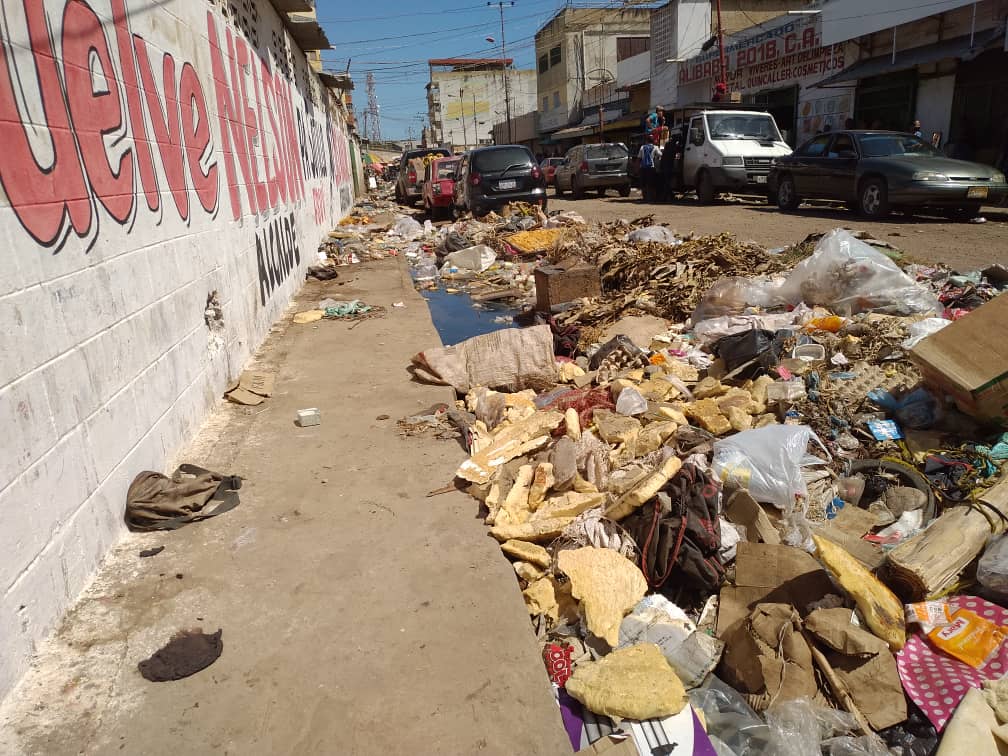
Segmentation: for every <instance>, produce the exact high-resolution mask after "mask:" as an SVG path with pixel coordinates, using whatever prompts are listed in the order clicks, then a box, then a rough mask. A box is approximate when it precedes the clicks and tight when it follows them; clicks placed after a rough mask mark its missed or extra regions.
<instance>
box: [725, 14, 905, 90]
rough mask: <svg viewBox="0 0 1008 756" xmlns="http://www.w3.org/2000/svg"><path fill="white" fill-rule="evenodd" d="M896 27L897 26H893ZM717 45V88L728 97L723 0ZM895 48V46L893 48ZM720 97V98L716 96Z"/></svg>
mask: <svg viewBox="0 0 1008 756" xmlns="http://www.w3.org/2000/svg"><path fill="white" fill-rule="evenodd" d="M893 28H894V29H895V27H893ZM717 45H718V55H719V57H720V64H721V76H720V77H719V79H718V86H717V88H718V89H719V90H720V94H721V95H722V96H723V97H725V98H727V96H728V69H727V67H726V65H725V52H724V27H723V26H722V25H721V0H717ZM893 49H895V48H893ZM715 99H720V98H715Z"/></svg>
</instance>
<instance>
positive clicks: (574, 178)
mask: <svg viewBox="0 0 1008 756" xmlns="http://www.w3.org/2000/svg"><path fill="white" fill-rule="evenodd" d="M629 157H630V155H629V153H628V152H627V148H626V146H625V145H623V144H620V143H619V142H606V143H604V144H579V145H577V146H575V147H571V148H570V149H569V150H568V151H567V154H566V155H565V156H564V161H563V162H562V163H561V164H560V165H559V166H557V169H556V175H555V176H554V177H553V187H554V189H555V190H556V195H557V197H562V196H563V194H564V192H571V193H572V194H573V195H574V199H581V198H582V197H584V193H585V190H586V189H597V190H598V193H599V196H600V197H604V196H605V193H606V189H616V190H618V191H619V193H620V195H621V196H623V197H626V196H627V195H629V194H630V174H629V173H628V172H627V167H628V166H627V163H628V160H629Z"/></svg>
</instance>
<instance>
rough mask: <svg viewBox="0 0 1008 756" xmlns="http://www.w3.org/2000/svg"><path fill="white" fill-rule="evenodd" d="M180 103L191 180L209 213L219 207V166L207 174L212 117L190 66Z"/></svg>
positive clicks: (184, 70)
mask: <svg viewBox="0 0 1008 756" xmlns="http://www.w3.org/2000/svg"><path fill="white" fill-rule="evenodd" d="M179 101H180V102H181V105H182V129H183V132H182V136H183V141H184V142H185V152H186V162H187V163H188V165H189V178H190V179H191V180H192V183H193V187H194V188H195V189H196V196H197V197H198V198H199V201H200V205H202V207H203V209H204V210H206V211H207V212H212V211H213V210H214V209H215V208H216V207H217V191H218V186H217V164H216V163H210V164H209V166H208V167H207V169H206V171H204V170H203V161H204V160H206V159H207V158H208V157H209V155H210V147H211V140H210V113H209V112H208V111H207V106H206V98H204V97H203V88H202V87H201V86H200V83H199V78H198V77H197V76H196V69H194V68H193V67H192V66H191V65H190V64H189V63H186V64H184V65H183V66H182V76H181V77H180V79H179Z"/></svg>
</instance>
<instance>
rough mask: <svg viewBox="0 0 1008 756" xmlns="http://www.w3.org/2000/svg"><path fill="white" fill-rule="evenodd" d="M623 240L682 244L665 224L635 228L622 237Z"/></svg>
mask: <svg viewBox="0 0 1008 756" xmlns="http://www.w3.org/2000/svg"><path fill="white" fill-rule="evenodd" d="M623 241H631V242H657V243H659V244H672V245H676V244H682V240H681V239H677V238H676V235H675V234H674V233H672V231H670V230H669V229H668V228H666V227H665V226H645V227H644V228H635V229H634V230H633V231H631V232H630V233H629V234H627V235H626V236H624V237H623Z"/></svg>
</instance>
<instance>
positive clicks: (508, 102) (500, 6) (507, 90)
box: [487, 0, 514, 142]
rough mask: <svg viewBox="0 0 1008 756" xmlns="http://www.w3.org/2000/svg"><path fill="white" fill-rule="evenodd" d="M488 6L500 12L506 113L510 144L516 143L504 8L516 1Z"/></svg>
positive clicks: (499, 1)
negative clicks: (513, 131) (512, 121)
mask: <svg viewBox="0 0 1008 756" xmlns="http://www.w3.org/2000/svg"><path fill="white" fill-rule="evenodd" d="M487 5H496V6H497V8H498V10H500V22H501V72H502V74H503V76H504V111H505V112H506V113H507V116H506V117H507V127H508V142H514V135H513V134H512V133H511V92H510V90H511V87H510V85H509V83H508V71H507V49H506V48H505V46H504V6H505V5H510V6H512V7H514V0H509V1H508V2H505V0H498V1H497V2H488V3H487Z"/></svg>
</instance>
